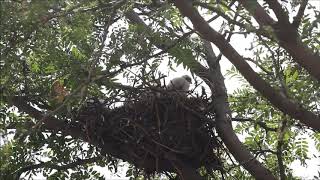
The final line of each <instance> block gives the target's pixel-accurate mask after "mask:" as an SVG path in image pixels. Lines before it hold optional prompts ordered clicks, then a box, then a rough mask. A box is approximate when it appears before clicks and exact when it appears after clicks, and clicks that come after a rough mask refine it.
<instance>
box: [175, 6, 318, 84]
mask: <svg viewBox="0 0 320 180" xmlns="http://www.w3.org/2000/svg"><path fill="white" fill-rule="evenodd" d="M179 1H180V0H178V2H179ZM238 1H239V2H240V3H241V4H242V5H243V7H244V8H245V9H246V10H247V11H248V12H249V13H250V14H251V15H252V16H253V17H254V18H255V19H256V21H257V22H258V23H259V25H260V26H261V27H262V26H270V27H272V28H273V31H274V33H275V34H276V36H277V38H278V40H279V45H280V46H281V47H282V48H284V49H285V50H286V51H287V52H288V53H289V54H290V55H291V56H292V58H293V60H294V61H295V62H297V63H298V64H300V65H301V66H302V67H304V68H305V69H306V70H307V71H308V72H309V73H310V75H311V76H313V77H315V78H316V79H317V80H318V81H320V71H319V69H320V56H319V55H317V54H315V53H313V52H312V50H311V49H309V48H308V47H307V46H306V45H304V44H303V42H302V41H301V37H300V36H299V34H298V31H297V27H296V26H297V24H296V23H295V24H294V22H293V23H292V24H291V23H290V22H289V19H288V16H287V15H286V13H285V12H284V10H283V9H282V7H281V5H280V4H279V3H278V2H277V1H276V0H266V2H267V3H268V4H269V6H270V8H271V9H272V10H273V12H274V13H275V14H276V16H277V18H278V22H276V21H274V20H273V19H272V18H271V17H270V16H269V14H268V13H267V12H266V11H265V10H264V8H263V7H261V5H260V4H259V3H258V2H257V1H248V0H238ZM304 5H305V4H302V5H301V6H304ZM305 6H306V5H305ZM301 8H303V7H301ZM302 10H303V9H301V11H302ZM301 11H299V12H300V15H299V17H301V16H303V13H302V14H301Z"/></svg>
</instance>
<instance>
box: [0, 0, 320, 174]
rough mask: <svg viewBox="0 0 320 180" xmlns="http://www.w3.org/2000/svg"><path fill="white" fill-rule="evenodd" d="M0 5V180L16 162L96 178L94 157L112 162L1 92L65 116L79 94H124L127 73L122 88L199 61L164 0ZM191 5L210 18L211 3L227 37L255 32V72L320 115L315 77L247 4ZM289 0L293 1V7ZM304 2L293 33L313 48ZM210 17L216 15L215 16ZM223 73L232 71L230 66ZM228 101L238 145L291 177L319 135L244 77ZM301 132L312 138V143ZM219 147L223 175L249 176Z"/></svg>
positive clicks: (198, 50) (197, 48) (115, 97)
mask: <svg viewBox="0 0 320 180" xmlns="http://www.w3.org/2000/svg"><path fill="white" fill-rule="evenodd" d="M0 3H1V7H0V8H1V19H0V20H1V23H0V29H1V40H0V52H1V58H0V68H1V74H0V91H1V102H0V103H1V108H0V116H1V121H0V134H1V135H2V136H3V137H6V138H8V137H10V138H9V139H8V140H5V144H1V147H0V179H9V178H12V177H13V176H14V175H17V172H20V171H22V168H23V167H31V166H32V165H34V164H41V163H42V162H43V161H44V160H45V161H46V162H50V164H49V165H48V164H46V165H43V167H42V169H32V168H31V169H32V170H31V171H28V174H25V176H28V175H30V177H32V176H33V175H35V174H36V173H42V174H43V175H44V176H46V177H48V178H49V179H66V178H69V179H90V178H91V179H97V178H102V177H103V176H102V175H101V174H99V173H97V172H95V171H94V170H93V169H92V166H93V165H94V164H96V165H99V166H107V167H108V168H109V169H112V168H113V167H114V166H117V160H114V159H113V158H104V156H102V155H101V154H100V152H99V150H98V149H96V148H94V147H91V146H90V145H88V144H86V143H84V142H82V141H81V140H76V139H72V138H71V137H70V136H64V135H63V134H61V133H60V132H52V131H50V132H49V131H47V130H44V129H41V127H40V128H39V129H36V128H33V126H34V125H35V123H36V122H35V119H33V118H31V117H30V116H28V115H27V114H23V113H22V112H18V111H17V110H16V109H13V108H12V107H11V106H10V105H9V104H10V97H12V96H26V97H28V100H29V103H32V105H33V106H34V107H36V108H38V109H40V110H41V111H42V112H49V113H50V112H54V114H51V115H54V116H56V117H57V118H58V119H60V120H64V121H71V120H72V113H73V112H74V111H76V110H77V109H79V107H81V106H82V105H83V102H84V100H85V99H87V98H88V97H93V96H94V97H100V98H103V99H104V100H105V102H108V103H109V104H108V106H111V105H113V106H116V105H118V103H119V102H121V101H124V100H125V98H126V96H127V91H125V90H122V89H121V88H120V89H119V87H120V86H119V85H121V84H120V83H119V81H118V79H125V80H127V81H128V82H129V83H128V84H130V85H131V87H132V86H134V87H139V88H140V87H147V86H150V84H152V83H153V82H154V81H156V80H155V79H157V78H156V76H161V75H162V71H161V70H159V65H160V64H161V63H163V62H164V59H166V60H168V69H171V70H173V71H174V70H175V67H176V66H177V65H180V64H181V65H182V66H183V67H184V68H185V69H187V70H190V71H191V73H193V72H194V71H196V70H197V69H198V68H199V64H200V63H202V64H204V61H202V60H203V55H204V54H205V53H204V52H203V49H202V47H201V40H200V37H199V36H197V35H194V34H193V33H194V31H193V30H192V28H190V27H189V25H188V23H189V22H187V21H185V19H184V18H183V17H182V16H181V14H180V12H179V11H178V10H177V8H175V7H172V6H171V4H168V3H167V2H164V1H151V0H140V1H107V0H105V1H101V0H96V1H85V0H67V1H60V0H59V1H53V0H50V1H21V2H18V1H17V2H13V1H12V2H11V1H2V2H0ZM227 3H231V6H230V5H228V4H227ZM194 4H195V5H199V6H200V7H201V8H203V9H202V10H204V11H205V13H206V14H207V15H208V16H210V17H211V14H212V11H214V12H215V14H217V15H219V16H220V17H223V18H222V19H223V20H222V25H221V29H220V32H221V33H222V34H224V35H226V37H227V35H230V34H232V35H233V34H240V35H244V37H251V36H250V35H251V33H252V32H253V33H255V34H256V36H254V41H253V43H252V48H251V49H250V50H251V51H252V52H253V58H252V59H250V61H251V62H253V63H254V64H255V65H256V66H257V68H258V69H260V70H261V71H260V73H259V74H260V76H261V77H263V78H264V79H265V80H266V81H267V82H268V83H270V84H271V85H272V86H273V87H275V88H277V89H278V90H279V91H280V92H281V93H283V95H284V96H287V97H289V98H290V99H293V100H295V101H297V102H299V103H300V104H302V105H303V106H304V107H305V108H306V109H308V110H310V111H311V112H315V113H317V114H319V111H320V110H319V107H320V104H319V102H320V94H319V89H320V84H319V82H317V81H315V80H314V79H312V78H310V76H309V75H308V74H307V73H306V72H305V71H304V70H302V68H301V67H300V66H299V65H297V64H295V63H294V62H293V61H291V59H290V56H289V55H288V54H286V52H285V51H284V50H283V49H281V48H279V47H278V45H277V42H272V41H270V40H265V39H264V38H263V37H261V36H260V33H269V34H271V35H273V32H272V31H271V30H270V29H269V28H268V27H264V29H256V28H255V26H253V24H254V23H253V22H252V18H251V16H250V15H249V14H248V12H247V11H246V10H244V9H243V8H242V7H241V6H236V5H234V2H233V1H230V2H229V1H225V2H220V1H214V0H210V1H195V2H194ZM291 5H292V8H296V6H297V5H295V4H294V3H291ZM231 7H232V8H231ZM308 7H309V8H310V10H313V11H314V13H313V14H315V18H313V17H310V16H311V15H306V16H304V18H303V19H302V24H301V26H300V28H299V33H300V34H302V36H301V38H302V40H303V42H304V43H305V45H307V46H309V47H311V48H313V50H314V52H315V53H319V48H320V47H319V44H320V43H319V38H320V34H319V33H318V32H317V31H318V30H319V28H318V27H317V25H318V24H319V19H320V18H319V14H320V13H319V11H318V10H317V9H316V8H315V7H312V6H308ZM133 8H135V10H136V11H137V12H139V14H140V17H141V18H142V19H143V20H144V21H145V22H147V23H148V26H149V29H148V28H146V27H145V26H142V25H137V24H133V23H131V22H130V21H129V20H128V19H127V18H126V13H127V12H129V11H130V10H132V9H133ZM288 12H290V11H289V10H288ZM214 23H220V19H219V20H218V21H214ZM231 32H232V33H231ZM191 34H192V36H191V37H190V35H191ZM230 37H231V36H230ZM229 40H230V38H229ZM159 74H160V75H159ZM229 74H230V75H232V76H239V77H240V78H241V76H240V74H239V72H238V71H237V70H236V69H235V68H232V69H231V70H230V71H229ZM56 81H59V82H61V84H62V85H63V87H64V88H65V89H66V91H68V92H70V95H69V96H67V95H66V96H67V97H65V99H64V100H65V101H64V102H63V103H61V102H55V101H54V97H53V95H52V85H53V84H54V82H56ZM244 83H245V81H244ZM121 87H125V86H121ZM302 92H303V93H302ZM229 101H230V104H231V108H232V111H233V112H234V115H235V117H236V118H238V119H242V121H239V122H236V123H235V131H236V132H237V133H238V134H239V135H243V136H244V137H245V138H244V139H243V142H244V144H245V146H246V147H247V148H248V149H250V150H251V152H253V153H255V154H256V155H257V157H258V159H259V160H260V161H261V162H263V163H264V164H265V165H266V166H267V167H268V168H269V169H270V170H271V171H272V172H273V173H274V174H278V172H279V166H280V165H279V155H280V156H281V157H282V159H283V160H282V161H283V163H284V166H285V170H286V174H287V176H288V177H289V178H292V179H293V178H294V177H293V172H292V169H290V164H291V163H292V162H294V161H295V160H299V161H300V162H301V163H302V164H303V165H306V163H307V160H308V159H310V158H312V157H310V152H308V150H309V146H310V143H314V144H315V147H316V148H317V150H318V151H320V134H319V133H316V132H313V131H312V130H308V129H306V128H305V127H303V126H302V125H301V124H298V123H296V122H297V121H295V120H293V119H291V118H290V117H288V116H287V115H284V114H283V113H281V112H280V111H279V110H277V109H276V108H275V107H273V106H272V105H271V104H270V103H269V102H268V101H267V100H266V99H265V98H263V97H262V96H261V95H260V94H259V93H257V92H256V91H255V90H253V89H252V87H251V86H249V85H248V84H247V85H245V86H243V88H242V89H240V90H237V91H236V92H234V93H233V94H232V95H230V99H229ZM58 107H63V108H58ZM65 107H66V108H65ZM57 108H58V110H56V109H57ZM12 129H14V130H12ZM30 129H31V131H30ZM10 133H12V134H14V135H11V136H10V135H9V134H10ZM306 137H311V138H312V142H311V141H310V140H309V139H307V138H306ZM84 147H87V148H84ZM280 151H281V154H279V152H280ZM221 155H222V156H223V157H224V158H225V165H224V166H225V168H226V169H227V170H229V171H228V173H229V174H228V177H230V178H232V177H235V178H237V179H248V178H250V177H251V176H250V175H249V173H248V172H246V171H243V169H242V168H241V166H240V165H235V164H234V163H232V158H229V156H228V152H224V153H221ZM94 157H101V159H100V160H97V161H95V163H89V164H81V165H79V166H75V167H72V168H70V169H65V170H54V169H57V167H56V168H54V167H55V166H52V165H53V164H55V165H58V166H61V167H63V166H64V165H66V164H70V163H73V162H76V161H77V160H78V159H79V158H80V159H88V158H94ZM240 163H241V162H240ZM52 167H53V168H52ZM201 173H202V175H203V176H206V177H208V178H212V179H214V178H217V177H219V176H220V174H219V173H217V172H207V171H206V170H205V169H203V170H201ZM127 176H128V177H130V178H141V179H142V178H143V173H142V172H141V171H140V170H138V169H135V168H134V167H133V166H130V167H129V168H128V172H127ZM168 177H170V175H168ZM154 178H162V176H161V175H159V176H157V175H156V176H154Z"/></svg>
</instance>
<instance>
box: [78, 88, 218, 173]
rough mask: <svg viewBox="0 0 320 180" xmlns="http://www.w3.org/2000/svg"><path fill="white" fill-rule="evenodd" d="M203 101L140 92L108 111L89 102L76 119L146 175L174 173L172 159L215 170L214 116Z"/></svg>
mask: <svg viewBox="0 0 320 180" xmlns="http://www.w3.org/2000/svg"><path fill="white" fill-rule="evenodd" d="M208 106H209V102H208V100H204V99H199V98H187V97H186V95H181V94H179V93H174V92H171V93H168V92H166V93H159V92H157V93H151V92H144V93H141V94H138V95H137V96H136V97H135V98H132V99H127V103H125V104H124V105H122V106H119V107H117V108H114V109H108V108H106V107H105V106H104V105H103V104H101V103H100V102H99V101H92V102H91V103H88V104H87V106H85V107H84V108H82V109H81V110H80V112H79V113H78V116H77V117H75V121H76V122H78V123H80V124H81V127H82V131H83V133H85V134H86V136H87V139H88V141H89V142H90V143H94V144H97V145H98V147H100V148H101V149H102V152H104V153H106V154H110V152H108V149H110V147H112V149H117V150H118V151H117V153H116V154H115V153H114V152H112V153H113V155H114V156H116V157H118V158H121V159H123V160H124V161H127V162H130V163H133V164H135V165H136V166H137V167H139V168H141V169H144V170H145V172H146V173H154V172H164V171H166V172H176V164H175V162H178V161H179V162H183V163H185V164H187V165H188V166H189V167H191V168H193V169H198V168H200V167H206V168H209V169H212V170H215V169H220V168H221V163H220V160H219V158H218V155H216V154H215V152H216V151H215V150H216V149H217V148H219V147H218V146H219V145H218V143H217V140H216V135H215V132H214V129H215V127H214V124H215V123H214V118H215V116H214V114H213V113H209V112H207V111H205V109H206V107H208Z"/></svg>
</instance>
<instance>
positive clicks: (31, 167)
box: [14, 157, 101, 179]
mask: <svg viewBox="0 0 320 180" xmlns="http://www.w3.org/2000/svg"><path fill="white" fill-rule="evenodd" d="M100 159H101V157H93V158H88V159H80V160H77V161H74V162H72V163H69V164H65V165H57V164H56V163H55V162H50V161H48V162H41V163H39V164H32V165H29V166H26V167H22V168H20V169H18V170H17V171H16V172H14V176H15V177H16V179H20V176H21V174H22V173H24V172H27V171H32V170H34V169H39V168H50V169H56V170H58V171H66V170H68V169H72V168H75V167H77V166H80V165H83V164H89V163H93V162H96V161H98V160H100Z"/></svg>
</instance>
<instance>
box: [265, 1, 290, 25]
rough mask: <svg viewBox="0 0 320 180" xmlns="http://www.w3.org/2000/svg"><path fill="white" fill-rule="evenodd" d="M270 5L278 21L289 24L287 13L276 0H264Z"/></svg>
mask: <svg viewBox="0 0 320 180" xmlns="http://www.w3.org/2000/svg"><path fill="white" fill-rule="evenodd" d="M265 2H266V3H268V5H269V6H270V8H271V9H272V11H273V12H274V14H275V15H276V16H277V19H278V21H279V23H285V24H290V22H289V16H288V14H287V13H286V12H285V11H284V10H283V8H282V6H281V4H280V3H279V2H278V0H265Z"/></svg>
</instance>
